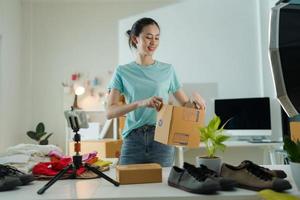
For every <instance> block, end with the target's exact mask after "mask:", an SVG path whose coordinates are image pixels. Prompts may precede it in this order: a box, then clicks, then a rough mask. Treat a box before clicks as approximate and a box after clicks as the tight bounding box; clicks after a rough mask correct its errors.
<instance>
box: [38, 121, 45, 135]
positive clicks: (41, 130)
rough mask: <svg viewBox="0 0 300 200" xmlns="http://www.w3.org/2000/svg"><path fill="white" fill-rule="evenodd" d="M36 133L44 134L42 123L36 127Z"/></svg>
mask: <svg viewBox="0 0 300 200" xmlns="http://www.w3.org/2000/svg"><path fill="white" fill-rule="evenodd" d="M36 132H37V133H41V132H45V125H44V123H42V122H40V123H39V124H38V125H37V126H36Z"/></svg>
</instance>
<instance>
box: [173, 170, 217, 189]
mask: <svg viewBox="0 0 300 200" xmlns="http://www.w3.org/2000/svg"><path fill="white" fill-rule="evenodd" d="M193 174H194V173H193V172H191V171H189V170H187V169H181V168H179V167H176V166H174V167H173V168H172V169H171V172H170V174H169V178H168V185H169V186H172V187H176V188H178V189H181V190H185V191H187V192H191V193H197V194H213V193H216V191H218V190H219V189H220V185H219V184H218V183H217V182H216V181H214V180H213V179H211V178H210V177H207V176H206V177H205V176H203V177H200V176H195V175H193Z"/></svg>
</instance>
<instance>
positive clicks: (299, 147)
mask: <svg viewBox="0 0 300 200" xmlns="http://www.w3.org/2000/svg"><path fill="white" fill-rule="evenodd" d="M283 141H284V145H283V149H284V150H285V151H286V152H287V154H288V157H289V159H290V160H291V161H292V162H299V163H300V141H299V140H297V142H294V141H292V140H291V139H290V138H289V137H285V138H284V139H283Z"/></svg>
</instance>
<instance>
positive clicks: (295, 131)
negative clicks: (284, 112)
mask: <svg viewBox="0 0 300 200" xmlns="http://www.w3.org/2000/svg"><path fill="white" fill-rule="evenodd" d="M290 130H291V139H292V140H293V141H295V142H296V141H297V140H300V122H296V121H292V122H290Z"/></svg>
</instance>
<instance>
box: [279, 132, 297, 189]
mask: <svg viewBox="0 0 300 200" xmlns="http://www.w3.org/2000/svg"><path fill="white" fill-rule="evenodd" d="M283 142H284V145H283V149H284V150H285V151H286V153H287V156H288V159H289V162H290V166H291V172H292V176H293V179H294V181H295V183H296V185H297V187H298V189H300V173H299V172H300V141H299V140H297V141H292V140H291V139H290V138H289V137H285V138H284V139H283Z"/></svg>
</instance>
